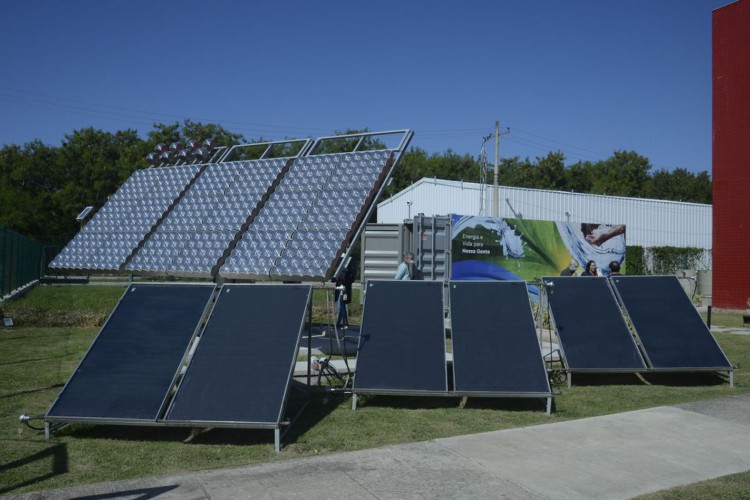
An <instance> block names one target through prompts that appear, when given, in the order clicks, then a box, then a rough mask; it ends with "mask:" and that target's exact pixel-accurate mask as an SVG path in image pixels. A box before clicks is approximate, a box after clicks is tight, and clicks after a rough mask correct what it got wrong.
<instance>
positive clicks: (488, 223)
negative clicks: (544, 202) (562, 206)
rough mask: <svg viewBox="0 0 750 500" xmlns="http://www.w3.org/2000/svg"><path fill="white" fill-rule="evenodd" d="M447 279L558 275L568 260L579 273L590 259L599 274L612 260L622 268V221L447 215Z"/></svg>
mask: <svg viewBox="0 0 750 500" xmlns="http://www.w3.org/2000/svg"><path fill="white" fill-rule="evenodd" d="M451 260H452V264H451V279H454V280H524V281H533V280H534V279H537V278H540V277H542V276H558V275H560V274H561V273H563V272H564V271H565V269H566V268H567V267H568V265H569V263H570V262H571V260H575V261H576V263H577V264H578V265H577V267H576V269H575V271H573V273H574V274H575V275H580V274H581V273H582V272H583V270H584V267H585V265H586V263H587V262H589V261H593V262H595V263H596V267H597V269H598V270H599V275H600V276H607V275H609V265H610V263H611V262H613V261H615V262H617V263H618V264H620V266H621V272H623V273H624V272H625V226H624V225H620V224H618V225H609V224H588V223H584V224H581V223H572V222H552V221H542V220H526V219H499V218H494V217H480V216H467V215H453V216H452V218H451Z"/></svg>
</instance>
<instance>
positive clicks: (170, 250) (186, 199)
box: [126, 158, 288, 277]
mask: <svg viewBox="0 0 750 500" xmlns="http://www.w3.org/2000/svg"><path fill="white" fill-rule="evenodd" d="M287 161H288V160H287V159H284V158H278V159H271V160H253V161H239V162H229V163H218V164H212V165H208V166H207V167H206V169H205V171H204V172H203V173H202V175H201V176H200V177H198V179H197V180H196V181H195V183H194V185H193V186H192V187H191V189H190V190H189V191H187V193H185V195H184V196H183V197H182V199H181V200H180V201H179V203H178V204H177V205H176V206H175V207H174V209H173V210H172V211H171V212H170V214H169V216H168V217H167V218H166V219H165V220H164V221H163V222H162V223H161V224H160V225H159V227H158V228H157V229H156V231H155V232H154V233H153V234H152V235H151V236H150V238H149V239H148V240H147V241H146V243H145V244H144V245H143V247H142V248H140V249H139V250H138V252H137V253H136V254H135V256H134V257H133V259H132V260H131V261H130V263H129V264H128V265H127V266H126V269H128V270H130V271H134V272H165V271H166V272H167V273H169V274H173V275H179V276H200V277H211V276H212V270H213V268H214V267H215V266H216V265H217V263H218V262H219V260H220V259H221V257H222V256H223V253H224V251H225V250H226V249H227V248H228V247H229V246H230V244H231V243H232V241H233V240H234V239H235V237H236V236H237V234H238V233H239V232H240V231H241V229H242V228H243V225H245V223H246V222H247V221H248V219H249V218H250V217H251V215H252V214H253V213H254V212H256V211H257V210H258V209H259V208H260V206H261V204H262V202H263V200H264V197H265V196H266V194H267V192H268V191H269V189H270V188H271V186H272V185H273V182H274V181H275V180H276V179H277V177H278V176H279V175H280V174H281V171H282V169H283V168H284V166H285V165H286V163H287Z"/></svg>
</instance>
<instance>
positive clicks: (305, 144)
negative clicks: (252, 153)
mask: <svg viewBox="0 0 750 500" xmlns="http://www.w3.org/2000/svg"><path fill="white" fill-rule="evenodd" d="M312 142H313V141H312V139H309V138H308V139H291V140H285V141H271V142H251V143H247V144H237V145H235V146H232V147H231V148H229V151H227V153H226V154H225V155H224V156H223V157H222V161H234V160H232V154H234V152H235V151H237V150H239V149H243V148H260V147H264V146H265V149H264V150H263V153H261V155H260V157H258V158H255V159H257V160H263V159H266V158H269V157H270V154H271V152H272V151H273V148H274V146H278V145H280V144H295V143H302V145H301V146H300V149H299V151H297V153H295V154H293V155H291V156H280V157H276V158H299V157H300V156H304V154H305V153H306V152H307V151H308V150H309V149H310V146H311V144H312Z"/></svg>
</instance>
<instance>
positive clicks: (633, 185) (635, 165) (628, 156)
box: [591, 151, 651, 197]
mask: <svg viewBox="0 0 750 500" xmlns="http://www.w3.org/2000/svg"><path fill="white" fill-rule="evenodd" d="M650 169H651V164H650V163H649V161H648V158H646V157H644V156H641V155H639V154H638V153H636V152H635V151H615V154H614V156H611V157H610V158H608V159H606V160H604V161H599V162H597V163H595V164H594V169H593V170H594V176H593V182H592V185H591V192H592V193H594V194H607V195H610V196H636V197H644V196H646V190H647V184H648V182H649V179H650V178H649V170H650Z"/></svg>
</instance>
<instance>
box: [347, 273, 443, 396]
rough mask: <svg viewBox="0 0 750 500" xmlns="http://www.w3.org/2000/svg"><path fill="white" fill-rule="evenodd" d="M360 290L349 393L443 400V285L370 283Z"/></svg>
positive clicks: (433, 283) (430, 283)
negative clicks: (362, 304) (360, 311)
mask: <svg viewBox="0 0 750 500" xmlns="http://www.w3.org/2000/svg"><path fill="white" fill-rule="evenodd" d="M366 290H367V292H366V293H367V295H366V298H365V307H364V311H363V314H362V327H361V330H360V340H359V349H358V353H357V372H356V374H355V377H354V384H353V388H352V390H353V392H354V393H355V394H394V395H400V394H417V395H441V396H444V395H446V394H447V392H448V378H447V365H446V361H445V329H444V323H443V283H442V282H439V281H393V280H388V281H386V280H382V281H381V280H371V281H368V282H367V284H366Z"/></svg>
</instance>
